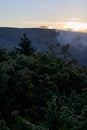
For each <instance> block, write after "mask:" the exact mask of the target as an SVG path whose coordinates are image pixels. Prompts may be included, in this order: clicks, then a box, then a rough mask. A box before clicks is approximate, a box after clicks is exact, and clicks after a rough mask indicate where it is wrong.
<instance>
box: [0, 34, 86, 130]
mask: <svg viewBox="0 0 87 130" xmlns="http://www.w3.org/2000/svg"><path fill="white" fill-rule="evenodd" d="M57 48H58V52H57V51H55V50H57ZM86 115H87V69H86V68H85V67H79V66H78V65H77V64H76V61H75V60H74V59H73V58H72V57H71V55H70V54H69V45H65V46H61V45H60V44H49V46H48V50H46V51H44V52H37V51H36V49H35V48H33V47H32V45H31V41H30V40H29V39H28V38H27V36H26V34H24V35H23V37H22V38H21V40H20V43H19V47H18V48H14V50H13V51H12V52H9V51H8V50H6V49H0V130H87V116H86Z"/></svg>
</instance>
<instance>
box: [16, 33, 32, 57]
mask: <svg viewBox="0 0 87 130" xmlns="http://www.w3.org/2000/svg"><path fill="white" fill-rule="evenodd" d="M31 43H32V42H31V40H29V39H28V38H27V36H26V33H24V34H23V37H21V39H20V43H19V47H20V48H16V50H18V51H19V52H20V53H21V54H24V55H27V56H29V55H32V54H34V52H35V49H34V48H33V47H32V46H31Z"/></svg>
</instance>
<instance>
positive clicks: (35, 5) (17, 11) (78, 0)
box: [0, 0, 87, 32]
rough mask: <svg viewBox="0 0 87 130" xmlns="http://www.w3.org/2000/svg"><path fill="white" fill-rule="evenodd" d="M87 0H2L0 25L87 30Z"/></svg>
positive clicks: (0, 3)
mask: <svg viewBox="0 0 87 130" xmlns="http://www.w3.org/2000/svg"><path fill="white" fill-rule="evenodd" d="M86 5H87V0H66V1H65V0H55V2H54V1H53V0H50V1H49V0H44V1H43V0H37V1H35V0H32V1H30V0H15V1H12V0H3V1H0V12H1V13H0V15H1V20H0V27H16V28H39V27H40V26H47V28H49V29H52V28H53V29H62V30H72V31H81V32H85V31H86V32H87V16H86V13H85V12H86V11H87V9H86Z"/></svg>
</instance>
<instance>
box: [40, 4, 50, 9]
mask: <svg viewBox="0 0 87 130" xmlns="http://www.w3.org/2000/svg"><path fill="white" fill-rule="evenodd" d="M47 7H48V6H47V5H40V8H42V9H44V8H47Z"/></svg>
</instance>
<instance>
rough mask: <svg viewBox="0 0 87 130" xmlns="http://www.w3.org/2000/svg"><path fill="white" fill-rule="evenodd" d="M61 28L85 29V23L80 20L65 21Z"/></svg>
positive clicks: (86, 25) (86, 28) (86, 27)
mask: <svg viewBox="0 0 87 130" xmlns="http://www.w3.org/2000/svg"><path fill="white" fill-rule="evenodd" d="M63 28H64V29H65V30H72V31H82V32H83V31H87V24H86V23H81V22H65V24H64V26H63Z"/></svg>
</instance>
